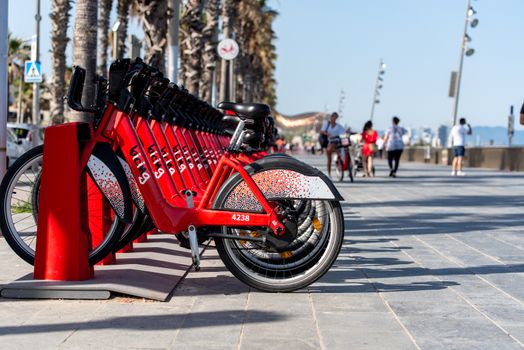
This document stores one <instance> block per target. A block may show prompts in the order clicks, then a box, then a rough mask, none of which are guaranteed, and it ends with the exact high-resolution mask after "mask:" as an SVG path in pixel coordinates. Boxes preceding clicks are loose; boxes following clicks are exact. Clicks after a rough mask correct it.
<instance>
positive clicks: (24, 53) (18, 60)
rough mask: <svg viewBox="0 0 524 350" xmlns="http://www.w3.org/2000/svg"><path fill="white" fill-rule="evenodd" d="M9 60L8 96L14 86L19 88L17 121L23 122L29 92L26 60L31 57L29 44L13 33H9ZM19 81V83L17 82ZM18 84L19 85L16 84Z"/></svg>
mask: <svg viewBox="0 0 524 350" xmlns="http://www.w3.org/2000/svg"><path fill="white" fill-rule="evenodd" d="M7 42H8V44H7V62H8V67H9V69H8V84H7V87H8V96H10V92H9V91H10V90H11V88H12V87H16V88H17V94H16V98H17V122H19V123H23V121H24V120H23V119H24V118H23V115H24V108H23V105H24V102H26V98H25V97H27V94H26V93H25V92H26V89H24V88H25V87H27V86H25V85H26V84H24V62H25V61H27V60H29V59H30V50H31V48H30V47H29V45H27V44H24V41H23V40H22V39H19V38H16V37H14V36H13V35H12V34H11V33H8V34H7ZM16 81H18V83H16ZM16 85H18V86H16Z"/></svg>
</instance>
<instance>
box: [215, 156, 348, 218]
mask: <svg viewBox="0 0 524 350" xmlns="http://www.w3.org/2000/svg"><path fill="white" fill-rule="evenodd" d="M245 169H246V170H247V172H248V173H249V174H250V175H251V178H252V179H253V180H254V182H255V183H256V184H257V186H258V187H259V188H260V190H261V191H262V193H263V194H264V196H265V197H266V198H267V199H268V200H279V199H319V200H332V201H343V200H344V198H343V197H342V195H341V194H340V193H339V191H338V190H337V188H336V187H335V185H334V184H333V183H332V182H331V180H330V179H329V178H328V177H327V176H326V175H324V173H322V172H321V171H320V170H318V169H316V168H313V167H311V166H309V165H307V164H305V163H303V162H300V161H298V160H296V159H294V158H291V157H265V158H262V159H260V160H258V161H256V162H254V163H252V164H250V165H248V166H246V167H245ZM239 177H241V176H240V174H238V173H237V174H235V175H233V176H231V177H230V178H229V179H228V181H226V183H225V184H224V187H223V189H226V188H228V184H229V186H234V188H233V189H232V190H231V191H230V193H229V194H228V195H227V199H226V200H225V203H224V208H225V209H237V210H238V209H240V210H246V211H260V210H261V209H262V206H261V205H260V203H259V202H258V200H257V199H256V197H255V195H254V194H253V193H252V191H251V190H250V189H249V186H248V185H247V184H246V182H245V181H242V180H241V179H239Z"/></svg>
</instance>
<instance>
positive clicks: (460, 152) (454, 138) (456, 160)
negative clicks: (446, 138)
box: [450, 118, 471, 176]
mask: <svg viewBox="0 0 524 350" xmlns="http://www.w3.org/2000/svg"><path fill="white" fill-rule="evenodd" d="M466 135H471V126H470V125H469V124H466V119H465V118H460V121H459V124H458V125H455V126H454V127H453V128H451V133H450V138H451V146H452V147H453V163H452V166H453V169H452V171H451V175H452V176H464V175H466V173H464V172H463V171H462V163H463V160H464V154H465V153H466V149H465V145H466Z"/></svg>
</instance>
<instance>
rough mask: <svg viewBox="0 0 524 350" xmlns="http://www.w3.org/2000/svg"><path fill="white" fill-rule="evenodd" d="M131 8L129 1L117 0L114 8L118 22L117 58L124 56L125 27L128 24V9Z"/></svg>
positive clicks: (125, 49)
mask: <svg viewBox="0 0 524 350" xmlns="http://www.w3.org/2000/svg"><path fill="white" fill-rule="evenodd" d="M130 7H131V0H118V3H117V6H116V12H117V20H118V21H119V22H120V26H119V27H118V33H117V41H116V45H117V48H118V49H117V53H118V55H117V58H123V57H124V56H125V55H126V51H127V48H126V38H127V26H128V23H129V9H130Z"/></svg>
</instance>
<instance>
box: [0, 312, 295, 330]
mask: <svg viewBox="0 0 524 350" xmlns="http://www.w3.org/2000/svg"><path fill="white" fill-rule="evenodd" d="M284 319H286V317H285V316H284V315H282V314H278V313H275V312H270V311H256V310H250V311H248V312H247V315H246V311H245V310H227V311H217V312H191V314H185V313H181V314H174V315H137V316H122V317H110V318H106V319H104V320H94V321H88V322H82V323H80V322H68V323H51V324H40V325H34V324H33V325H18V326H7V327H0V336H1V335H16V334H33V333H48V332H49V333H55V332H61V331H75V330H78V329H79V328H80V329H82V330H84V331H86V330H97V329H100V330H102V329H125V330H136V331H158V330H170V331H171V330H175V329H184V328H205V327H208V326H227V325H236V324H244V323H260V322H264V323H265V322H274V321H280V320H284Z"/></svg>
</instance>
